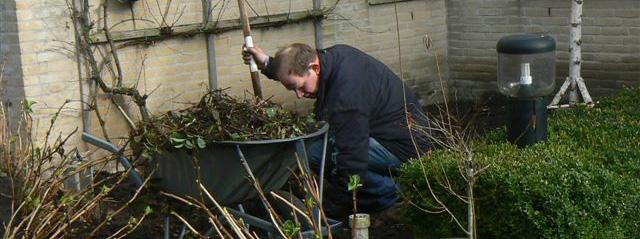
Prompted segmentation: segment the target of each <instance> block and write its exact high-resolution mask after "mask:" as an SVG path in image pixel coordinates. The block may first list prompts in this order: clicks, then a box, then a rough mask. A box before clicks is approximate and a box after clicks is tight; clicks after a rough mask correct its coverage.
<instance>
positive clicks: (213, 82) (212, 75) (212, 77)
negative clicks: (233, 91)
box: [202, 0, 218, 91]
mask: <svg viewBox="0 0 640 239" xmlns="http://www.w3.org/2000/svg"><path fill="white" fill-rule="evenodd" d="M211 1H213V0H207V1H204V2H203V6H202V28H203V29H204V28H206V26H207V24H209V17H210V10H211V11H213V9H211ZM206 38H207V69H208V70H209V91H212V90H214V89H217V88H218V73H217V71H216V45H215V42H216V35H215V34H213V33H210V34H206Z"/></svg>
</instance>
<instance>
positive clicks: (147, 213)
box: [144, 206, 153, 215]
mask: <svg viewBox="0 0 640 239" xmlns="http://www.w3.org/2000/svg"><path fill="white" fill-rule="evenodd" d="M152 212H153V209H151V207H149V206H147V207H145V208H144V215H149V214H151V213H152Z"/></svg>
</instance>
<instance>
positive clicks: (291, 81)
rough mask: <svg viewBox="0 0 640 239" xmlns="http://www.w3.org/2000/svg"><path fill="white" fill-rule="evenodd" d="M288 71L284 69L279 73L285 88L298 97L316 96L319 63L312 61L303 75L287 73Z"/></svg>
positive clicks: (312, 97)
mask: <svg viewBox="0 0 640 239" xmlns="http://www.w3.org/2000/svg"><path fill="white" fill-rule="evenodd" d="M316 69H317V70H316ZM287 71H288V70H283V71H280V73H279V74H278V79H280V82H281V83H282V85H283V86H284V87H285V88H287V89H288V90H291V91H293V92H294V93H295V94H296V97H298V99H301V98H303V97H304V98H309V99H314V98H316V93H318V76H319V68H318V66H317V65H314V64H313V63H312V65H311V66H310V67H309V70H308V71H307V72H306V74H304V75H303V76H299V75H296V74H287V73H286V72H287Z"/></svg>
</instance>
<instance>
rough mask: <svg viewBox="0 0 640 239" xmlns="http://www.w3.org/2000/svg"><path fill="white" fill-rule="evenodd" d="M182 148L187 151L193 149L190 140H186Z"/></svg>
mask: <svg viewBox="0 0 640 239" xmlns="http://www.w3.org/2000/svg"><path fill="white" fill-rule="evenodd" d="M184 146H185V147H187V148H188V149H193V142H191V140H187V141H185V142H184Z"/></svg>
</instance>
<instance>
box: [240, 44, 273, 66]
mask: <svg viewBox="0 0 640 239" xmlns="http://www.w3.org/2000/svg"><path fill="white" fill-rule="evenodd" d="M251 56H253V59H254V60H255V61H256V65H258V69H260V70H262V69H264V67H265V65H264V63H265V62H266V61H267V59H268V58H269V56H268V55H267V54H264V51H262V49H261V48H260V47H257V46H256V47H246V46H242V60H244V64H247V65H249V63H250V62H251Z"/></svg>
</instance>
